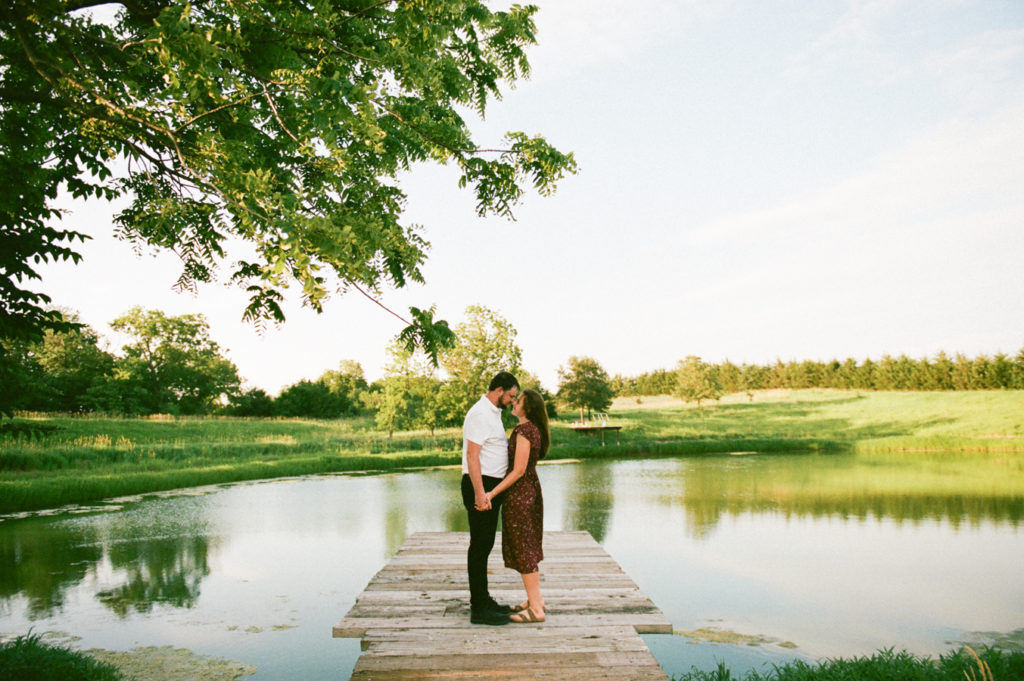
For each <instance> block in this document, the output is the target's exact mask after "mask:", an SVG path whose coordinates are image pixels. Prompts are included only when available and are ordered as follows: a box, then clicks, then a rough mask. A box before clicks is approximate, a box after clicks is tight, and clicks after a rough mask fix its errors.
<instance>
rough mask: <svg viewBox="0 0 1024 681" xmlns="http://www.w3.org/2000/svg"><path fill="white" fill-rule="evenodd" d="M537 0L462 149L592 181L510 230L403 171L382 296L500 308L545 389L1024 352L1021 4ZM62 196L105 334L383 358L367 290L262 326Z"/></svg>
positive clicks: (383, 334)
mask: <svg viewBox="0 0 1024 681" xmlns="http://www.w3.org/2000/svg"><path fill="white" fill-rule="evenodd" d="M539 4H540V6H541V9H540V12H539V13H538V15H537V26H538V34H539V39H540V42H541V44H540V45H539V46H538V47H536V48H534V49H533V50H532V51H531V52H530V57H531V62H532V64H533V69H534V72H533V76H532V78H531V79H530V80H529V81H525V82H521V83H520V84H519V85H518V86H517V87H516V89H514V90H508V91H507V92H506V94H505V97H504V99H503V100H502V101H500V102H496V103H494V104H492V105H491V107H490V110H489V111H488V116H487V120H486V121H485V122H481V123H479V124H478V125H476V128H477V129H478V130H479V136H478V140H477V141H478V142H479V143H480V144H482V145H486V146H491V145H494V144H495V143H497V142H499V141H500V136H501V133H502V132H504V131H505V130H509V129H513V130H524V131H526V132H529V133H535V132H542V133H543V134H545V136H546V137H547V138H548V140H549V141H551V142H552V143H554V144H556V145H557V146H559V147H560V148H563V149H566V150H572V151H573V152H575V154H576V157H577V161H578V163H579V165H580V173H579V174H578V175H576V176H573V177H570V178H568V179H567V180H565V181H564V182H563V183H562V186H561V187H560V189H559V191H558V193H557V194H556V195H555V196H553V197H550V198H539V197H536V196H530V197H529V198H528V199H527V200H526V202H525V203H524V205H522V206H520V208H519V210H518V211H517V218H518V220H517V221H516V222H512V223H510V222H508V221H505V220H502V219H486V220H482V219H479V218H476V217H475V214H474V212H473V197H472V195H471V194H470V193H469V192H468V191H460V190H459V189H458V187H457V185H456V182H457V173H456V172H455V171H454V170H452V169H444V168H442V169H437V168H429V167H424V168H418V169H417V170H416V171H415V172H413V173H412V174H411V175H410V176H409V177H408V178H407V180H406V184H405V185H404V186H405V189H406V190H407V192H408V194H409V204H408V216H409V219H410V221H411V222H415V223H419V224H421V225H423V226H424V228H425V229H424V235H425V237H426V238H427V239H428V240H429V241H430V242H431V243H432V249H431V251H430V255H429V259H428V262H427V265H426V267H425V270H424V273H425V276H426V280H427V283H426V285H425V286H414V287H409V288H408V289H405V290H402V291H398V292H394V291H389V292H385V295H384V297H383V300H384V302H385V304H387V305H389V306H391V307H393V308H395V309H398V310H401V311H404V310H405V309H406V308H408V306H409V305H416V306H419V307H424V306H429V305H430V304H434V303H436V304H437V306H438V313H439V315H440V316H442V317H443V318H446V319H448V320H449V321H450V322H451V323H452V324H453V325H455V324H457V323H458V322H459V321H460V320H461V319H462V317H463V311H464V309H465V308H466V306H468V305H471V304H480V305H485V306H487V307H489V308H491V309H494V310H496V311H497V312H499V313H500V314H501V315H503V316H504V317H505V318H506V319H508V320H509V321H510V322H511V323H512V324H513V325H515V327H516V328H517V329H518V337H517V340H518V342H519V344H520V346H521V347H522V348H523V351H524V360H525V364H526V368H527V369H529V370H531V371H533V372H534V373H537V374H538V375H539V376H540V377H541V379H542V380H543V381H544V383H545V384H546V385H547V386H548V387H549V388H552V389H554V388H555V386H556V371H557V369H558V367H559V366H560V365H562V364H564V363H565V362H566V360H567V359H568V358H569V356H571V355H589V356H592V357H594V358H596V359H597V360H598V361H599V362H601V364H602V365H603V366H604V367H605V369H606V370H607V371H608V372H609V373H610V374H616V373H622V374H627V375H631V374H638V373H641V372H644V371H650V370H654V369H659V368H670V367H673V366H674V365H675V362H676V361H677V360H679V359H681V358H683V357H685V356H686V355H690V354H695V355H699V356H702V357H704V358H705V359H707V360H709V361H720V360H722V359H724V358H729V359H730V360H732V361H734V362H736V363H742V362H757V363H765V362H772V361H774V360H775V359H776V358H780V359H783V360H790V359H795V360H803V359H818V360H827V359H831V358H833V357H838V358H840V359H843V358H846V357H854V358H857V359H863V358H865V357H872V358H878V357H880V356H881V355H883V354H886V353H889V354H893V355H898V354H901V353H906V354H908V355H911V356H914V357H921V356H931V355H934V354H935V353H936V352H938V351H939V350H945V351H947V352H950V353H955V352H964V353H967V354H969V355H975V354H982V353H984V354H988V355H991V354H994V353H996V352H1000V351H1002V352H1006V353H1016V352H1017V351H1018V350H1020V349H1021V348H1024V304H1022V303H1021V302H1020V301H1021V299H1022V296H1024V267H1022V266H1021V262H1022V260H1024V3H1021V2H1019V0H1008V1H995V0H994V1H969V0H932V1H916V2H909V1H902V0H892V1H875V2H871V1H866V2H814V3H803V2H800V3H797V2H773V3H764V2H755V1H739V0H737V1H734V2H729V1H703V0H691V1H689V2H678V1H655V0H631V1H630V2H624V1H621V0H619V1H613V0H547V1H543V0H542V1H541V2H540V3H539ZM67 205H71V204H70V203H69V204H67ZM72 207H73V209H74V213H73V214H72V215H71V216H70V217H69V218H67V219H66V223H67V225H68V226H70V227H74V228H78V229H83V230H84V231H88V232H89V233H91V234H93V235H95V236H96V237H97V238H96V239H95V241H93V242H91V243H90V244H88V245H87V246H86V247H85V248H84V249H83V252H84V254H85V255H86V262H85V263H84V264H83V265H81V266H78V267H73V266H71V265H65V264H61V265H55V266H50V267H47V268H46V271H45V272H46V281H45V284H44V285H43V289H44V290H45V291H46V292H48V293H50V294H51V295H52V296H53V297H54V301H55V302H56V303H57V304H60V305H63V306H67V307H71V308H75V309H77V310H79V311H80V312H81V314H82V317H83V319H84V321H86V322H88V323H89V324H92V325H93V326H94V327H96V328H97V330H99V331H100V332H101V333H104V334H108V333H109V330H108V329H107V327H106V324H107V323H108V322H109V321H110V320H111V319H113V318H114V317H116V316H118V315H120V314H122V313H124V312H125V311H126V310H128V309H129V308H130V307H131V306H133V305H143V306H145V307H150V308H158V309H163V310H164V311H165V312H168V313H172V314H183V313H187V312H201V313H203V314H205V315H206V316H207V318H208V319H209V320H210V323H211V326H212V333H213V336H214V338H215V339H216V340H217V341H218V342H219V343H220V344H221V345H222V346H223V347H224V348H225V349H226V351H227V354H228V356H229V357H230V358H231V359H232V360H233V361H234V362H235V363H236V364H237V365H238V367H239V371H240V373H241V374H242V376H243V377H244V378H245V379H247V381H248V383H249V385H253V386H258V387H261V388H264V389H265V390H267V391H268V392H271V393H276V392H277V391H278V390H279V389H280V388H281V387H282V386H284V385H286V384H289V383H293V382H295V381H297V380H299V379H301V378H315V377H316V376H318V375H320V374H321V373H322V372H323V371H324V370H326V369H329V368H333V367H334V366H336V365H337V363H338V362H339V361H340V360H343V359H355V360H357V361H359V362H361V363H362V365H363V367H364V368H365V370H366V373H367V375H368V377H369V378H371V379H373V378H376V377H378V376H379V375H380V372H381V368H382V366H383V364H384V362H385V356H384V347H385V346H386V344H387V343H388V342H389V340H390V339H391V337H393V336H394V334H396V333H397V332H398V331H399V330H400V328H399V327H400V326H401V325H400V323H398V322H397V320H395V319H394V318H393V317H390V316H389V315H387V314H384V313H383V312H382V311H380V309H379V308H377V307H376V306H374V305H373V304H372V303H370V302H369V301H366V300H365V299H363V298H362V297H361V296H359V295H358V294H355V295H353V294H348V295H346V296H342V297H335V298H333V299H332V300H331V301H329V302H328V304H327V306H326V310H325V313H324V314H323V315H316V314H314V313H312V312H310V311H308V310H301V309H299V308H298V306H297V305H292V306H291V307H290V310H289V321H288V322H287V323H286V324H285V325H284V326H283V327H281V328H279V329H273V328H271V329H269V330H268V331H267V332H266V333H265V334H264V335H262V336H258V335H256V333H255V332H254V331H253V330H252V329H251V327H248V326H246V325H244V324H242V323H241V322H240V321H239V318H240V314H241V310H242V308H243V306H244V304H245V299H244V295H243V293H242V292H240V291H237V290H234V289H231V288H228V287H226V286H224V285H211V286H207V287H205V288H202V289H201V290H200V294H199V296H198V297H192V296H190V295H181V294H175V293H173V292H171V291H170V287H171V285H172V284H173V283H174V281H175V279H176V278H177V264H176V262H175V261H174V258H173V256H166V255H164V256H159V257H151V256H143V257H141V258H137V257H136V256H134V255H132V254H131V251H130V249H129V248H128V247H127V246H125V245H124V244H120V243H118V242H116V241H114V240H112V239H110V238H107V236H104V235H109V233H110V227H109V224H110V215H111V214H112V213H113V212H114V211H113V209H112V208H111V207H109V206H107V205H104V204H98V203H97V204H92V205H89V206H85V207H82V206H79V205H74V206H72ZM111 337H112V336H111ZM114 349H115V350H116V349H118V347H117V346H116V345H115V347H114Z"/></svg>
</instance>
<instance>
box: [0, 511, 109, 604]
mask: <svg viewBox="0 0 1024 681" xmlns="http://www.w3.org/2000/svg"><path fill="white" fill-rule="evenodd" d="M4 529H5V530H7V531H4V532H2V533H0V599H2V600H3V601H4V602H5V603H6V602H8V601H10V600H11V599H12V598H14V597H16V596H23V597H24V598H25V599H26V600H27V611H28V615H29V616H30V617H31V618H32V619H40V618H43V617H48V616H49V615H51V614H53V613H56V612H60V610H61V607H62V606H63V603H64V593H65V591H66V590H67V589H68V588H70V587H72V586H74V585H76V584H78V583H79V582H81V581H82V580H83V579H84V578H85V576H86V574H88V573H89V571H90V570H92V568H93V566H95V565H96V564H97V563H99V561H100V559H101V558H102V557H103V549H102V548H101V547H100V546H99V544H98V543H97V541H96V533H95V531H94V530H93V528H91V527H88V526H85V527H80V526H68V525H65V524H61V523H55V522H53V520H52V519H51V518H30V519H26V520H21V521H18V522H16V523H10V524H7V527H5V528H4Z"/></svg>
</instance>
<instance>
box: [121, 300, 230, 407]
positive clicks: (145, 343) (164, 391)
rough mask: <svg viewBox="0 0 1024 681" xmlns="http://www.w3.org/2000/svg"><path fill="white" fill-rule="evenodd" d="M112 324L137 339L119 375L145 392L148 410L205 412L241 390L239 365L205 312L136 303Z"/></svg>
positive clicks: (127, 348)
mask: <svg viewBox="0 0 1024 681" xmlns="http://www.w3.org/2000/svg"><path fill="white" fill-rule="evenodd" d="M110 327H111V328H112V329H113V330H114V331H118V332H120V333H124V334H126V335H127V336H129V338H130V339H131V340H130V342H129V343H128V344H126V345H125V346H124V348H123V349H122V352H123V353H124V357H123V358H121V359H119V360H118V361H117V363H116V366H115V375H116V377H117V378H118V380H119V381H121V382H122V383H124V384H127V387H129V388H135V389H136V390H137V391H139V392H141V395H142V407H143V409H144V410H146V411H149V412H157V411H161V412H172V413H174V412H180V413H185V414H199V413H205V412H207V411H210V410H211V409H212V408H213V407H214V405H215V404H217V403H218V402H219V401H220V400H222V399H226V398H227V397H228V395H230V394H232V393H235V392H237V391H238V388H239V383H240V381H239V378H238V369H237V368H236V367H235V365H234V364H232V363H231V362H230V361H229V360H227V359H226V358H224V357H223V356H222V355H221V350H220V346H218V345H217V343H216V342H214V341H213V339H211V338H210V327H209V324H207V322H206V318H205V317H203V315H180V316H177V317H169V316H167V315H166V314H164V313H163V312H161V311H159V310H143V309H142V308H140V307H135V308H132V309H131V310H130V311H129V312H128V314H126V315H124V316H122V317H118V318H117V319H115V320H114V321H113V322H111V324H110Z"/></svg>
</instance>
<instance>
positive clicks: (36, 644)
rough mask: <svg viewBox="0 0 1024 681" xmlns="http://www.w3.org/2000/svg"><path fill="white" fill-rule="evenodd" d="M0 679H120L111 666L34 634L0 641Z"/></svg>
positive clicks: (97, 680) (69, 680)
mask: <svg viewBox="0 0 1024 681" xmlns="http://www.w3.org/2000/svg"><path fill="white" fill-rule="evenodd" d="M0 679H9V680H10V681H123V680H124V675H123V674H121V672H120V671H119V670H118V669H117V668H116V667H114V666H112V665H109V664H107V663H105V662H100V661H99V660H95V659H93V658H92V657H90V656H89V655H87V654H85V653H82V652H79V651H77V650H72V649H71V648H66V647H64V646H57V645H52V644H49V643H45V642H43V640H42V637H40V636H38V635H36V634H31V633H30V634H26V635H24V636H19V637H18V638H16V639H14V640H13V641H8V642H5V643H0Z"/></svg>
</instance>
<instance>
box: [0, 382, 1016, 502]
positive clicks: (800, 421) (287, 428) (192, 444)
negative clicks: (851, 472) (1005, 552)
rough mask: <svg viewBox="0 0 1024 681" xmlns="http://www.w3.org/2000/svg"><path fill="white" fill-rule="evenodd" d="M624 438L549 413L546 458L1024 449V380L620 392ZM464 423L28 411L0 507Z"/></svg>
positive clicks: (194, 478) (100, 494)
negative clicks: (691, 393)
mask: <svg viewBox="0 0 1024 681" xmlns="http://www.w3.org/2000/svg"><path fill="white" fill-rule="evenodd" d="M609 414H610V416H611V422H612V423H615V424H619V425H622V426H623V429H622V431H621V444H618V445H616V444H614V443H615V440H616V438H615V435H614V434H609V435H608V436H607V441H608V443H609V445H608V446H605V447H602V446H601V444H600V439H599V437H595V436H593V435H586V434H579V433H575V432H573V431H571V430H570V429H569V428H568V423H569V422H570V421H571V420H572V419H573V418H574V416H575V415H567V416H566V417H564V418H563V419H560V420H557V421H555V422H554V423H553V424H552V439H553V447H552V451H551V454H550V455H549V458H551V459H566V458H596V457H622V456H636V455H643V456H678V455H695V454H709V453H723V452H849V451H862V452H910V451H951V452H977V453H1024V418H1022V417H1021V416H1020V415H1021V414H1024V391H993V392H971V393H855V392H849V391H823V390H801V391H766V392H762V393H757V394H755V395H754V397H753V399H752V400H750V399H748V397H747V396H746V395H732V396H727V397H726V398H723V399H722V400H721V401H720V402H718V403H712V405H710V406H708V405H705V407H704V408H703V409H697V408H696V406H695V405H693V404H690V405H687V404H683V403H681V402H679V401H677V400H672V399H669V398H661V397H658V398H641V399H640V400H637V399H635V398H630V399H620V400H617V401H616V403H615V404H614V405H613V407H612V409H611V410H610V411H609ZM460 452H461V433H460V431H459V429H447V430H441V431H437V432H436V433H434V434H430V433H426V432H408V433H396V434H395V436H394V438H392V439H389V438H388V437H387V435H386V433H382V432H380V431H378V430H376V429H375V428H374V427H373V421H372V419H370V418H367V417H361V418H352V419H341V420H334V421H315V420H302V419H288V420H280V419H230V418H174V419H171V418H162V419H132V418H101V417H68V416H47V415H32V416H22V417H19V418H17V419H14V420H13V421H7V422H5V423H3V424H2V425H0V513H9V512H14V511H20V510H30V509H39V508H53V507H57V506H62V505H65V504H71V503H84V502H89V501H95V500H98V499H104V498H109V497H117V496H124V495H130V494H139V493H145V492H154V491H160V490H167V489H175V488H180V487H191V486H196V485H205V484H215V483H225V482H235V481H240V480H254V479H262V478H273V477H283V476H292V475H305V474H315V473H328V472H343V471H364V470H367V471H386V470H395V469H400V468H411V467H420V466H435V465H450V464H457V463H458V462H459V460H460V456H461V454H460Z"/></svg>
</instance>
